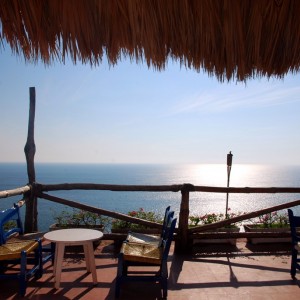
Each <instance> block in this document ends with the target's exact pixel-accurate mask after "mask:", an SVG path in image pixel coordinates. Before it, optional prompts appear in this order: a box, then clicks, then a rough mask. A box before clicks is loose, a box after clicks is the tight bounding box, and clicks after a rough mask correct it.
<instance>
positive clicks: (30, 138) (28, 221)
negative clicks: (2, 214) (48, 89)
mask: <svg viewBox="0 0 300 300" xmlns="http://www.w3.org/2000/svg"><path fill="white" fill-rule="evenodd" d="M29 94H30V105H29V121H28V134H27V142H26V145H25V147H24V152H25V156H26V162H27V174H28V180H29V184H30V185H31V188H32V187H33V186H34V183H35V169H34V155H35V143H34V119H35V88H34V87H31V88H29ZM24 227H25V228H24V229H25V232H34V231H37V197H36V196H35V193H34V191H33V190H31V193H30V196H29V198H28V200H27V202H26V213H25V226H24Z"/></svg>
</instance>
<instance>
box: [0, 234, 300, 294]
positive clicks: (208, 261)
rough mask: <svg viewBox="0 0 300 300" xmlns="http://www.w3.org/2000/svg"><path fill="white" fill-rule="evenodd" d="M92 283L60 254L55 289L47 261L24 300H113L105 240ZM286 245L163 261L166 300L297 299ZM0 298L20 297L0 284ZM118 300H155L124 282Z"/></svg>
mask: <svg viewBox="0 0 300 300" xmlns="http://www.w3.org/2000/svg"><path fill="white" fill-rule="evenodd" d="M95 257H96V266H97V276H98V282H99V283H98V285H97V286H93V284H92V278H91V274H87V273H86V271H85V262H84V260H83V259H82V255H81V254H79V255H78V254H76V255H74V254H69V255H67V256H66V258H65V261H64V266H63V273H62V277H61V287H60V288H59V289H58V290H56V289H54V288H53V277H52V266H51V263H50V262H49V263H47V264H46V265H45V274H44V275H43V277H42V278H41V279H39V280H37V281H35V280H31V281H30V282H29V283H28V288H27V293H26V297H25V299H35V300H37V299H43V300H46V299H62V300H63V299H74V300H76V299H77V300H79V299H98V300H102V299H107V300H108V299H114V292H115V277H116V271H117V258H116V257H117V251H116V250H115V248H114V246H113V245H112V244H110V243H109V242H102V244H101V245H100V246H99V247H98V248H97V250H96V251H95ZM289 269H290V256H289V245H285V244H281V245H277V246H276V247H272V246H262V245H252V246H251V245H250V246H249V245H247V244H246V243H245V241H243V240H241V241H239V242H238V243H237V246H236V247H235V246H221V245H215V246H213V245H209V246H208V245H201V246H200V245H199V246H195V247H194V250H193V253H191V254H189V255H177V254H176V255H174V254H173V251H171V255H170V261H169V270H170V276H169V291H168V299H169V300H172V299H176V300H181V299H184V300H188V299H193V300H194V299H208V300H211V299H218V300H219V299H243V300H247V299H272V300H277V299H278V300H279V299H280V300H284V299H289V300H292V299H297V300H299V299H300V272H299V273H298V277H297V278H298V279H296V280H292V279H291V277H290V273H289ZM0 299H20V297H19V296H18V284H17V282H12V281H0ZM120 299H121V300H122V299H142V300H147V299H151V300H152V299H161V293H160V287H159V285H158V284H155V283H151V282H150V283H141V282H136V283H128V284H127V283H126V284H124V285H122V289H121V296H120Z"/></svg>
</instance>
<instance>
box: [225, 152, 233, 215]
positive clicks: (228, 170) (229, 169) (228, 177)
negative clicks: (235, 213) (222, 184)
mask: <svg viewBox="0 0 300 300" xmlns="http://www.w3.org/2000/svg"><path fill="white" fill-rule="evenodd" d="M232 156H233V155H232V154H231V151H229V153H228V154H227V187H229V180H230V172H231V166H232ZM227 215H228V192H227V194H226V212H225V218H226V219H227Z"/></svg>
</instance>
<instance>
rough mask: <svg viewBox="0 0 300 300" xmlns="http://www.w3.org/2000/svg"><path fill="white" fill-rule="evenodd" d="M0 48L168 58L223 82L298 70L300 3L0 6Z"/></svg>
mask: <svg viewBox="0 0 300 300" xmlns="http://www.w3.org/2000/svg"><path fill="white" fill-rule="evenodd" d="M0 26H1V27H0V30H1V31H0V42H1V44H2V46H3V45H5V44H6V43H4V42H7V43H8V44H9V45H10V47H11V48H12V50H13V51H14V52H15V53H16V54H19V55H24V57H25V59H26V60H27V61H34V62H37V61H38V60H39V59H42V61H43V62H44V63H46V64H50V63H53V62H54V61H55V60H58V61H60V62H64V61H65V59H66V57H68V56H69V57H71V58H72V60H73V62H74V63H76V62H78V61H81V62H82V63H90V64H91V65H98V64H100V63H101V61H102V59H103V57H104V55H105V54H106V56H107V58H108V60H109V63H111V64H116V63H117V62H118V61H119V60H120V59H121V58H122V55H124V56H129V57H130V58H131V59H132V60H136V61H137V62H143V61H146V63H147V65H148V66H152V67H154V68H156V69H158V70H163V69H164V68H165V67H166V64H167V63H168V61H169V60H170V59H174V60H177V61H180V63H181V65H183V66H185V67H187V68H191V69H195V70H196V71H200V70H205V71H207V72H208V73H209V74H210V75H216V76H217V78H218V79H219V80H221V81H223V80H225V79H228V80H230V79H234V78H235V79H237V80H246V79H247V78H250V77H256V76H267V77H270V76H278V77H283V76H284V75H285V74H286V73H287V72H289V71H290V72H298V71H299V65H300V1H299V0H26V1H25V0H1V2H0Z"/></svg>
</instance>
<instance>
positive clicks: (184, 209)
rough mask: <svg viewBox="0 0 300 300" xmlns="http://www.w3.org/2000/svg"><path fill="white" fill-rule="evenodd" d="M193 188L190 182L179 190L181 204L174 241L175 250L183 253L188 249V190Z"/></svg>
mask: <svg viewBox="0 0 300 300" xmlns="http://www.w3.org/2000/svg"><path fill="white" fill-rule="evenodd" d="M193 190H194V186H193V185H192V184H184V185H183V187H182V190H181V204H180V213H179V225H178V236H177V239H176V241H175V252H177V253H184V252H186V251H187V250H188V246H189V239H188V227H189V213H190V191H193Z"/></svg>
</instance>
